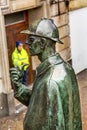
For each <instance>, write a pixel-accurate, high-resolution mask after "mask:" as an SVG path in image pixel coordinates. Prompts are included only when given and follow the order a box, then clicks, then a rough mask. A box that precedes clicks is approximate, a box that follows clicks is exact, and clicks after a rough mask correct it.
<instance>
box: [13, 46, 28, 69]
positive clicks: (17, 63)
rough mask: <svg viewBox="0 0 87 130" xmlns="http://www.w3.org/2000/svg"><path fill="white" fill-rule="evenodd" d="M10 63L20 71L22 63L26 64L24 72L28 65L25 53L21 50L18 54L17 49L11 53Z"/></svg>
mask: <svg viewBox="0 0 87 130" xmlns="http://www.w3.org/2000/svg"><path fill="white" fill-rule="evenodd" d="M12 62H13V65H14V67H19V69H20V70H21V69H22V67H23V63H25V64H27V66H25V67H24V70H26V69H27V68H28V66H29V65H30V62H29V56H28V54H27V51H26V50H25V49H23V48H22V50H21V51H20V52H19V51H18V49H17V48H15V50H14V51H13V53H12Z"/></svg>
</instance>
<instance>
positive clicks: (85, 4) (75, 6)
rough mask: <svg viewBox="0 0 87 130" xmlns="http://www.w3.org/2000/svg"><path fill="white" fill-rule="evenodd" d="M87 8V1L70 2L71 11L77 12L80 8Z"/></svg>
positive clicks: (76, 0)
mask: <svg viewBox="0 0 87 130" xmlns="http://www.w3.org/2000/svg"><path fill="white" fill-rule="evenodd" d="M83 7H87V0H70V5H69V9H70V11H71V10H76V9H79V8H83Z"/></svg>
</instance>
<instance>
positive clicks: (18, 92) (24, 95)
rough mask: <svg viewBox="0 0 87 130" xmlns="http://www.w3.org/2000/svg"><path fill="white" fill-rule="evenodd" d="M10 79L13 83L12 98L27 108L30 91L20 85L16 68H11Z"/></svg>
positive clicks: (18, 72)
mask: <svg viewBox="0 0 87 130" xmlns="http://www.w3.org/2000/svg"><path fill="white" fill-rule="evenodd" d="M10 77H11V80H12V82H13V83H14V88H13V89H14V97H15V98H16V99H17V100H19V101H20V102H21V103H22V104H24V105H26V106H28V105H29V101H30V98H31V94H32V90H29V89H28V88H27V87H26V86H25V85H23V84H22V83H21V71H19V70H18V68H11V69H10Z"/></svg>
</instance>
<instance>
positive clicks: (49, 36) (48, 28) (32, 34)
mask: <svg viewBox="0 0 87 130" xmlns="http://www.w3.org/2000/svg"><path fill="white" fill-rule="evenodd" d="M21 33H25V34H28V35H29V37H28V39H27V41H26V43H27V44H28V45H30V47H29V48H30V51H31V55H35V54H37V53H40V52H41V51H43V48H44V45H46V42H47V40H50V41H52V42H53V43H56V42H58V43H60V44H62V42H61V41H60V40H59V32H58V28H57V27H56V25H55V24H54V22H53V20H52V19H47V18H43V19H41V20H40V21H38V22H37V23H34V24H32V26H31V27H30V28H29V30H23V31H21ZM32 43H33V48H31V44H32ZM37 45H38V48H37ZM36 48H37V49H36ZM33 49H35V50H34V51H37V52H36V53H35V54H33Z"/></svg>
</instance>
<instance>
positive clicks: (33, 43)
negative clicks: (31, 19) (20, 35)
mask: <svg viewBox="0 0 87 130" xmlns="http://www.w3.org/2000/svg"><path fill="white" fill-rule="evenodd" d="M28 46H29V49H30V54H31V56H34V55H38V54H40V53H41V52H42V49H41V38H40V37H36V36H29V39H28Z"/></svg>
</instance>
